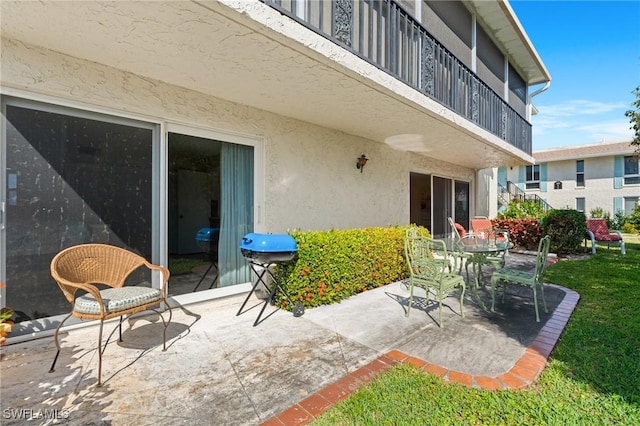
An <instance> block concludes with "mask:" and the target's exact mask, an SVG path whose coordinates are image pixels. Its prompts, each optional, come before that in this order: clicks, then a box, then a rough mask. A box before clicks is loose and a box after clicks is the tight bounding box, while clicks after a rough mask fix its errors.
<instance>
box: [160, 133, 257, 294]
mask: <svg viewBox="0 0 640 426" xmlns="http://www.w3.org/2000/svg"><path fill="white" fill-rule="evenodd" d="M168 141H169V167H168V170H169V185H168V187H169V197H168V199H169V205H168V211H169V215H168V216H169V243H168V244H169V270H170V271H171V278H170V280H169V293H170V294H171V295H181V294H187V293H193V292H199V291H203V290H209V289H215V288H219V287H225V286H230V285H236V284H241V283H245V282H248V281H249V279H250V275H249V268H248V266H247V262H246V260H245V259H244V258H242V256H241V255H240V250H239V245H240V241H241V238H242V237H243V236H244V235H245V234H247V233H249V232H252V231H253V199H254V190H253V178H254V160H253V147H252V146H245V145H239V144H233V143H228V142H222V141H219V140H214V139H207V138H202V137H196V136H191V135H185V134H180V133H169V135H168Z"/></svg>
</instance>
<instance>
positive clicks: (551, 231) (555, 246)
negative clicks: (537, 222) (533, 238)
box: [542, 209, 587, 254]
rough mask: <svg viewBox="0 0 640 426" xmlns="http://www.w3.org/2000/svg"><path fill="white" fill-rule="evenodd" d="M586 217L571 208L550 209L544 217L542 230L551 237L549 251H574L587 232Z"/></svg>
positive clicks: (563, 252)
mask: <svg viewBox="0 0 640 426" xmlns="http://www.w3.org/2000/svg"><path fill="white" fill-rule="evenodd" d="M586 220H587V217H586V216H585V214H584V213H583V212H579V211H577V210H573V209H565V210H552V211H550V212H549V214H547V216H546V217H545V218H544V224H543V226H542V228H543V232H544V233H545V234H546V235H549V236H550V237H551V247H550V251H552V252H554V253H557V254H568V253H576V252H578V251H580V244H581V243H582V241H583V240H584V236H585V234H586V233H587V223H586Z"/></svg>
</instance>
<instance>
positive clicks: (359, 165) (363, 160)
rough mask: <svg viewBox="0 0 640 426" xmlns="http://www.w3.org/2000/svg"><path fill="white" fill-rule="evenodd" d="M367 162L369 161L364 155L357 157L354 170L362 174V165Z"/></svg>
mask: <svg viewBox="0 0 640 426" xmlns="http://www.w3.org/2000/svg"><path fill="white" fill-rule="evenodd" d="M367 161H369V159H368V158H367V157H365V155H364V154H362V155H361V156H360V157H358V162H357V163H356V169H359V170H360V173H362V170H363V169H364V165H365V164H367Z"/></svg>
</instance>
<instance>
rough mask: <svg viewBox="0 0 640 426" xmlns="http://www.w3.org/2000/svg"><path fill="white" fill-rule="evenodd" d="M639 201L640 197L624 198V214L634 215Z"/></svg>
mask: <svg viewBox="0 0 640 426" xmlns="http://www.w3.org/2000/svg"><path fill="white" fill-rule="evenodd" d="M639 201H640V197H624V214H626V215H629V214H631V213H633V211H634V210H635V208H636V206H637V205H638V202H639Z"/></svg>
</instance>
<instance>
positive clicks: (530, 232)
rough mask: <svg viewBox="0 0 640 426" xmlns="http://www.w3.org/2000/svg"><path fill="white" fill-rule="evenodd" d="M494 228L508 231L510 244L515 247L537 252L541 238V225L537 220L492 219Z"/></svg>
mask: <svg viewBox="0 0 640 426" xmlns="http://www.w3.org/2000/svg"><path fill="white" fill-rule="evenodd" d="M491 223H492V224H493V226H494V227H495V228H502V229H507V230H509V236H510V238H511V242H512V243H513V244H515V246H516V247H519V248H524V249H527V250H537V249H538V243H539V242H540V239H541V238H542V225H541V224H540V221H539V220H538V219H533V218H525V219H493V220H492V221H491Z"/></svg>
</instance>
